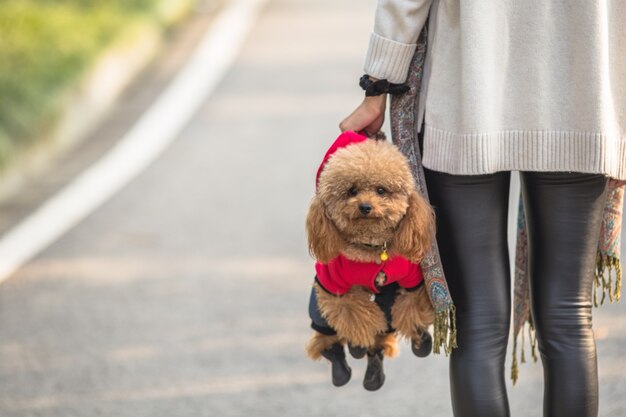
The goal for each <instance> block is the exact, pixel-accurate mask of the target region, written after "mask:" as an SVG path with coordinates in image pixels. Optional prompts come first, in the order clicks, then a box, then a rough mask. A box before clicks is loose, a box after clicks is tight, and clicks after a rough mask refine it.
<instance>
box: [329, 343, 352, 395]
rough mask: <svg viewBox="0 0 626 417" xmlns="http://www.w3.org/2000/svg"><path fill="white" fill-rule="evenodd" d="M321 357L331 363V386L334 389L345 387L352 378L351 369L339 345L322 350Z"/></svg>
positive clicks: (335, 344)
mask: <svg viewBox="0 0 626 417" xmlns="http://www.w3.org/2000/svg"><path fill="white" fill-rule="evenodd" d="M322 356H323V357H325V358H326V359H328V360H329V361H330V363H331V366H332V367H331V374H332V377H333V385H334V386H336V387H341V386H343V385H346V384H347V383H348V381H350V378H351V377H352V369H351V368H350V366H349V365H348V362H347V361H346V352H345V351H344V350H343V346H342V345H341V343H334V344H333V345H332V346H330V347H328V348H326V349H324V350H323V351H322Z"/></svg>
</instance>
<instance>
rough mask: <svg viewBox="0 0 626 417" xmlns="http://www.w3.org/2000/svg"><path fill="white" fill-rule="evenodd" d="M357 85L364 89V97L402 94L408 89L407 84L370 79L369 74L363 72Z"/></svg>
mask: <svg viewBox="0 0 626 417" xmlns="http://www.w3.org/2000/svg"><path fill="white" fill-rule="evenodd" d="M359 85H360V86H361V88H362V89H363V90H365V97H372V96H379V95H381V94H386V93H389V94H392V95H396V94H403V93H406V92H407V91H409V88H410V87H409V86H408V84H393V83H390V82H389V81H387V80H378V81H372V79H371V78H370V76H369V75H367V74H365V75H363V76H362V77H361V79H360V80H359Z"/></svg>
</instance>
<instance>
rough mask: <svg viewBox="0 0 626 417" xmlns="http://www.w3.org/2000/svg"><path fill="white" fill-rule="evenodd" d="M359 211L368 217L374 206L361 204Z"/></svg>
mask: <svg viewBox="0 0 626 417" xmlns="http://www.w3.org/2000/svg"><path fill="white" fill-rule="evenodd" d="M359 210H360V211H361V213H363V214H364V215H366V216H367V215H368V214H370V211H372V205H371V204H369V203H361V204H359Z"/></svg>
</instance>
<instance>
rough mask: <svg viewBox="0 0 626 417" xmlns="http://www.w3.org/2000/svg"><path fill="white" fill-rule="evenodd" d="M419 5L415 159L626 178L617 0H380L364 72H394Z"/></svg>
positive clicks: (399, 68)
mask: <svg viewBox="0 0 626 417" xmlns="http://www.w3.org/2000/svg"><path fill="white" fill-rule="evenodd" d="M429 10H430V12H431V16H430V21H429V39H428V48H429V49H428V54H427V59H426V64H425V69H424V80H423V88H422V93H421V97H420V106H419V107H420V109H421V110H420V124H421V121H422V120H424V121H425V129H426V131H425V140H424V160H423V164H424V166H425V167H427V168H430V169H433V170H437V171H443V172H448V173H451V174H486V173H492V172H496V171H503V170H521V171H573V172H586V173H601V174H605V175H608V176H611V177H614V178H619V179H626V0H550V1H546V0H463V1H461V0H379V2H378V7H377V10H376V21H375V26H374V33H373V34H372V36H371V40H370V46H369V50H368V53H367V57H366V62H365V71H366V73H368V74H370V75H372V76H374V77H377V78H386V79H388V80H389V81H391V82H395V83H401V82H403V81H405V78H406V75H407V71H408V66H409V62H410V60H411V57H412V55H413V52H414V51H415V43H416V40H417V36H418V34H419V33H420V31H421V29H422V27H423V25H424V22H425V21H426V19H427V17H428V13H429ZM424 112H425V113H424ZM422 118H424V119H422Z"/></svg>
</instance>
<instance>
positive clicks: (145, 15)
mask: <svg viewBox="0 0 626 417" xmlns="http://www.w3.org/2000/svg"><path fill="white" fill-rule="evenodd" d="M2 3H3V4H2V6H0V167H1V166H4V165H5V163H6V161H7V159H8V158H9V157H10V156H11V155H12V153H13V151H14V150H15V149H16V148H20V147H22V146H24V145H27V144H28V143H29V142H30V141H32V139H33V138H35V137H37V135H38V133H40V132H42V131H43V130H45V129H46V127H47V126H49V125H50V123H52V121H53V120H54V117H55V107H57V103H58V101H59V99H60V96H61V95H62V93H63V92H64V91H65V89H66V88H67V87H68V86H69V85H71V84H72V82H74V81H75V80H77V78H79V77H80V76H81V75H82V74H83V73H84V71H85V70H86V69H87V68H88V67H89V65H90V64H91V62H92V61H93V59H94V58H95V57H96V56H97V55H98V53H99V52H101V51H102V50H103V49H104V48H105V47H106V46H107V45H108V44H109V43H110V42H111V41H112V40H113V39H114V38H115V36H116V35H118V34H119V33H120V31H122V30H123V29H124V28H125V27H127V25H129V24H132V23H133V22H134V21H137V20H139V19H153V20H159V19H160V14H159V7H160V6H161V4H162V3H163V1H162V0H106V1H102V0H2Z"/></svg>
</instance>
